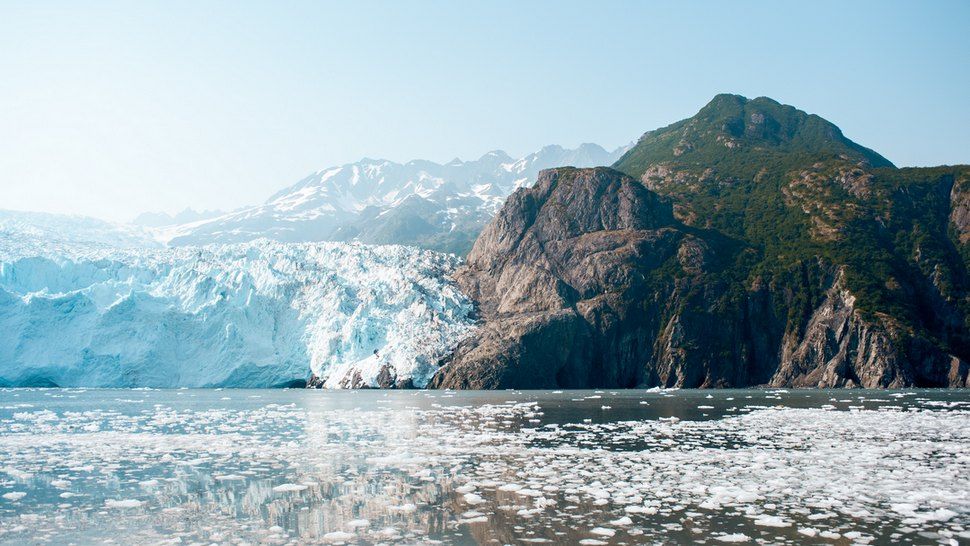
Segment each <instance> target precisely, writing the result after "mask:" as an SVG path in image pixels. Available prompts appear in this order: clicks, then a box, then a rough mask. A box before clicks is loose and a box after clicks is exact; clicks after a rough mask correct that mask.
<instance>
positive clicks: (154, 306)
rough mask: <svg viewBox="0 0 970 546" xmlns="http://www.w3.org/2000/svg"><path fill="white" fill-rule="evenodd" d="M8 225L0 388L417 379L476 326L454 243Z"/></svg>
mask: <svg viewBox="0 0 970 546" xmlns="http://www.w3.org/2000/svg"><path fill="white" fill-rule="evenodd" d="M12 225H13V224H12V223H11V222H8V223H7V224H6V225H0V386H61V387H67V386H71V387H75V386H76V387H271V386H291V385H303V384H305V382H306V381H307V380H308V378H309V377H311V375H312V376H314V377H315V378H317V379H319V381H320V382H321V383H322V386H325V387H330V388H339V387H367V386H371V387H373V386H379V385H383V386H388V383H389V382H390V383H391V384H392V385H397V386H415V387H424V386H425V385H426V384H427V383H428V381H429V380H430V378H431V376H432V375H433V374H434V372H435V371H436V366H437V364H436V363H437V361H438V359H439V358H440V357H441V356H443V355H444V354H445V353H447V351H448V350H449V349H450V348H451V347H452V346H453V345H454V344H456V343H457V342H458V341H460V340H461V339H462V338H463V337H464V336H465V335H466V334H467V333H468V332H469V331H470V330H471V328H473V321H472V319H471V315H472V304H471V302H470V301H469V300H468V299H467V298H466V297H465V296H463V295H462V294H461V293H460V292H459V291H458V290H457V288H456V287H455V286H454V285H453V283H452V282H451V281H450V280H449V277H448V274H449V273H450V272H451V271H452V270H454V268H455V267H456V266H457V265H458V263H459V262H460V259H459V258H457V257H455V256H452V255H447V254H441V253H436V252H432V251H428V250H420V249H416V248H412V247H404V246H393V245H392V246H368V245H363V244H358V243H279V242H274V241H270V240H266V239H260V240H255V241H251V242H246V243H237V244H222V245H209V246H204V247H179V248H154V247H150V246H145V245H141V244H140V243H141V241H138V240H136V239H135V240H130V241H129V240H127V239H122V241H121V242H126V241H127V243H130V244H129V245H128V246H125V245H119V241H117V240H110V241H108V242H105V241H104V240H103V239H104V237H99V238H94V239H91V238H89V239H87V240H84V241H77V240H65V239H59V238H58V237H56V236H54V235H52V234H56V230H54V231H51V230H46V231H45V230H40V231H37V230H34V231H30V230H24V229H22V227H23V226H16V225H13V228H12V227H11V226H12ZM73 233H78V231H74V232H73ZM99 233H100V232H99Z"/></svg>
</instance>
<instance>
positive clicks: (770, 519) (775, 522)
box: [754, 515, 791, 527]
mask: <svg viewBox="0 0 970 546" xmlns="http://www.w3.org/2000/svg"><path fill="white" fill-rule="evenodd" d="M754 524H755V525H760V526H762V527H791V522H790V521H785V520H784V519H782V518H780V517H778V516H765V515H762V516H758V518H757V519H755V520H754Z"/></svg>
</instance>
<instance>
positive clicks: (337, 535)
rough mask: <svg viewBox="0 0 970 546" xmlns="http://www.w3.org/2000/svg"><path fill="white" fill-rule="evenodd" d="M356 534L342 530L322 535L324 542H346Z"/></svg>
mask: <svg viewBox="0 0 970 546" xmlns="http://www.w3.org/2000/svg"><path fill="white" fill-rule="evenodd" d="M356 537H357V535H355V534H353V533H346V532H344V531H333V532H331V533H327V534H325V535H323V541H324V542H347V541H348V540H353V539H354V538H356Z"/></svg>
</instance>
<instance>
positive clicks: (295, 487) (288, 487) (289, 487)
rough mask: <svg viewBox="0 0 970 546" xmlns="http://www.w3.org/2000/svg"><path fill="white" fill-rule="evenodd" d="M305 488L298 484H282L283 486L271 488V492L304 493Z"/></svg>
mask: <svg viewBox="0 0 970 546" xmlns="http://www.w3.org/2000/svg"><path fill="white" fill-rule="evenodd" d="M306 489H307V486H305V485H303V484H299V483H284V484H283V485H277V486H276V487H274V488H273V491H275V492H277V493H295V492H298V491H304V490H306Z"/></svg>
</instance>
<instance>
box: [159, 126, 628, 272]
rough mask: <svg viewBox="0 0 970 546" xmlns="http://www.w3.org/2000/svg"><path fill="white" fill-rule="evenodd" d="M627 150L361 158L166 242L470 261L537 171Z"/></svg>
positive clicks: (168, 236) (169, 230)
mask: <svg viewBox="0 0 970 546" xmlns="http://www.w3.org/2000/svg"><path fill="white" fill-rule="evenodd" d="M625 149H626V148H625V147H621V148H618V149H616V150H614V151H612V152H608V151H606V150H605V149H603V148H602V147H600V146H598V145H596V144H590V143H584V144H581V145H580V146H578V147H577V148H574V149H567V148H563V147H562V146H559V145H549V146H545V147H543V148H542V149H540V150H538V151H536V152H533V153H531V154H528V155H525V156H523V157H521V158H518V159H514V158H512V157H511V156H509V155H508V154H507V153H505V152H503V151H501V150H493V151H490V152H486V153H485V154H483V155H482V156H481V157H479V158H478V159H475V160H470V161H462V160H460V159H457V158H456V159H455V160H452V161H450V162H448V163H435V162H433V161H428V160H411V161H408V162H406V163H396V162H393V161H389V160H385V159H368V158H364V159H362V160H361V161H358V162H355V163H348V164H345V165H340V166H334V167H329V168H326V169H321V170H318V171H316V172H314V173H313V174H311V175H309V176H307V177H304V178H303V179H301V180H299V181H298V182H296V183H295V184H292V185H290V186H287V187H285V188H283V189H281V190H279V191H277V192H276V193H274V194H273V195H271V196H270V197H269V198H268V199H267V200H266V201H265V202H264V203H262V204H260V205H255V206H252V207H244V208H242V209H238V210H235V211H232V212H229V213H226V214H224V215H222V216H218V217H216V218H209V219H203V220H201V221H198V222H192V223H187V224H181V225H174V226H168V227H166V228H163V229H162V230H160V233H161V236H162V238H163V239H164V240H165V241H166V242H167V243H169V244H171V245H173V246H183V245H197V244H207V243H213V242H241V241H247V240H251V239H254V238H258V237H268V238H271V239H276V240H279V241H283V242H302V241H318V240H334V241H345V242H346V241H360V242H365V243H375V244H410V245H415V246H420V247H423V248H429V249H432V250H439V251H445V252H454V253H458V254H464V253H465V252H467V250H468V249H469V248H470V247H471V243H472V242H473V241H474V237H475V236H477V235H478V233H479V231H481V228H482V227H483V226H484V225H485V223H486V222H487V221H488V220H489V219H490V218H491V217H492V216H493V215H494V214H495V212H496V211H497V210H498V208H499V207H500V206H501V203H502V202H503V201H504V199H505V198H506V197H507V196H508V195H509V194H510V193H511V192H512V191H514V190H515V189H516V188H518V187H521V186H523V185H528V184H531V183H532V182H533V181H534V180H535V177H536V175H537V174H538V172H539V171H540V170H541V169H543V168H547V167H552V166H560V165H565V164H576V165H578V166H591V165H598V164H609V163H612V162H613V161H615V160H616V159H617V158H618V157H619V155H620V154H621V153H622V152H623V151H625Z"/></svg>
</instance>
